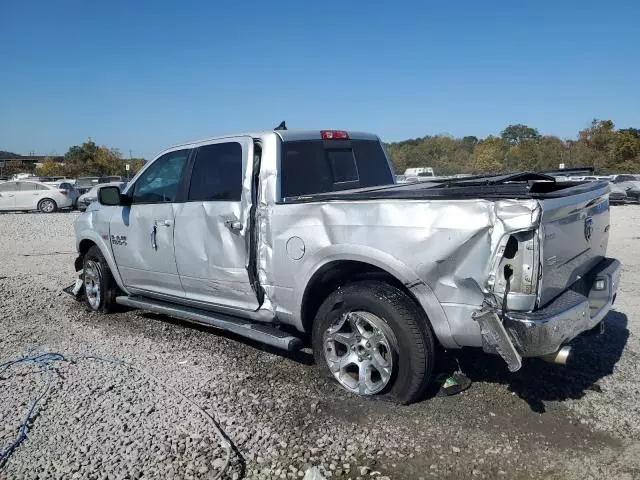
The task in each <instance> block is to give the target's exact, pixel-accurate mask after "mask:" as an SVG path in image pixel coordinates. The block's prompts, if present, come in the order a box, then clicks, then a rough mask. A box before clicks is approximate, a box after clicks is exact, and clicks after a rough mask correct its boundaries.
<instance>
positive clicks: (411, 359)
mask: <svg viewBox="0 0 640 480" xmlns="http://www.w3.org/2000/svg"><path fill="white" fill-rule="evenodd" d="M312 346H313V354H314V358H315V361H316V364H317V365H318V367H319V368H320V370H321V371H322V373H323V374H325V375H327V376H328V377H330V378H334V379H335V380H337V381H338V383H340V384H341V385H342V387H344V388H345V389H346V390H348V391H351V392H353V393H356V394H360V395H365V396H369V395H381V396H382V397H383V398H385V399H388V400H391V401H393V402H396V403H401V404H408V403H412V402H415V401H417V400H419V399H420V398H421V397H422V395H424V392H425V390H426V388H427V386H428V385H429V382H430V380H431V375H432V372H433V365H434V361H435V343H434V339H433V334H432V332H431V328H430V326H429V322H428V319H427V316H426V314H425V313H424V311H423V310H422V309H421V308H420V307H419V306H418V305H417V304H416V303H415V302H414V301H413V300H412V299H411V298H410V297H409V296H408V295H407V294H406V293H404V292H403V291H401V290H399V289H398V288H396V287H394V286H391V285H389V284H387V283H384V282H381V281H361V282H356V283H352V284H349V285H346V286H344V287H340V288H339V289H338V290H336V291H334V292H333V293H332V294H330V295H329V296H328V297H327V299H326V300H325V301H324V302H323V304H322V305H321V307H320V309H319V310H318V313H317V315H316V318H315V320H314V323H313V330H312ZM362 372H364V373H362Z"/></svg>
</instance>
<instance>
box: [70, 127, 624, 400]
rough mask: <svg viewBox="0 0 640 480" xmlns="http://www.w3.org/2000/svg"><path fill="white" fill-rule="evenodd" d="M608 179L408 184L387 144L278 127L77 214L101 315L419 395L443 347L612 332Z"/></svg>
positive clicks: (179, 156) (515, 347) (517, 347)
mask: <svg viewBox="0 0 640 480" xmlns="http://www.w3.org/2000/svg"><path fill="white" fill-rule="evenodd" d="M608 192H609V187H608V185H607V183H606V182H588V183H578V182H575V183H571V182H565V183H556V182H555V180H554V179H553V178H552V177H549V176H546V175H541V174H535V173H519V174H509V175H494V176H484V177H469V178H463V179H443V180H436V181H433V182H420V183H413V184H395V183H394V176H393V171H392V168H391V165H390V163H389V161H388V158H387V156H386V154H385V152H384V150H383V148H382V145H381V143H380V140H379V138H378V137H377V136H375V135H371V134H366V133H360V132H351V131H349V132H346V131H337V130H322V131H318V130H316V131H293V130H275V131H266V132H259V133H248V134H242V135H237V136H228V137H220V138H212V139H208V140H203V141H200V142H194V143H188V144H183V145H178V146H175V147H172V148H170V149H168V150H166V151H164V152H162V153H161V154H160V155H159V156H158V157H157V158H155V159H154V160H153V161H151V162H149V163H148V164H147V165H146V166H145V168H144V169H143V170H142V171H140V172H139V173H138V174H137V175H136V177H135V178H134V179H133V180H132V181H131V182H130V183H129V184H128V185H127V187H126V189H125V190H124V191H123V192H120V190H119V188H118V187H105V188H102V189H101V190H100V193H99V204H94V205H92V206H91V207H90V208H89V209H88V211H87V212H85V213H84V214H82V215H81V216H80V217H79V218H78V220H77V222H76V227H75V228H76V237H77V249H78V252H79V257H78V259H77V260H76V270H77V271H79V272H80V271H82V272H83V273H82V274H81V278H83V279H84V288H85V293H86V301H87V303H88V306H89V308H90V309H92V310H95V311H99V312H105V313H106V312H109V311H110V310H112V309H113V308H114V307H115V306H116V305H117V304H120V305H124V306H127V307H133V308H140V309H144V310H147V311H152V312H159V313H163V314H168V315H171V316H175V317H179V318H182V319H186V320H189V321H193V322H198V323H201V324H207V325H212V326H215V327H218V328H221V329H224V330H228V331H231V332H235V333H236V334H239V335H242V336H245V337H249V338H251V339H253V340H257V341H260V342H263V343H265V344H269V345H271V346H275V347H278V348H283V349H288V350H293V349H297V348H300V347H301V346H303V345H305V343H306V344H308V341H309V340H310V342H311V347H312V349H313V352H314V356H315V360H316V363H317V365H318V366H319V368H320V369H321V370H322V371H323V372H324V373H326V374H327V375H329V376H331V377H333V378H335V379H336V380H337V381H338V382H339V383H340V384H341V385H342V386H343V387H344V388H346V389H347V390H349V391H351V392H354V393H357V394H361V395H376V394H380V395H385V396H386V397H387V398H389V399H391V400H394V401H397V402H400V403H409V402H412V401H415V400H417V399H419V398H420V396H421V395H422V394H423V392H424V391H425V388H426V386H427V384H428V382H429V380H430V377H431V374H432V369H433V365H434V362H435V355H436V353H437V352H438V351H440V349H436V347H437V346H438V345H439V346H441V347H444V348H446V349H458V348H461V347H478V348H482V349H484V351H486V352H488V353H493V354H498V355H500V356H502V358H504V360H505V362H506V363H507V366H508V368H509V370H511V371H515V370H517V369H518V368H520V366H521V362H522V358H523V357H546V358H548V359H549V358H550V359H555V360H556V361H558V362H561V361H562V359H563V358H564V357H566V354H567V351H568V350H567V347H566V344H567V343H568V342H570V341H571V340H572V339H573V338H575V337H576V336H577V335H579V334H580V333H582V332H584V331H587V330H593V329H596V328H598V325H600V324H601V322H602V320H603V318H604V316H605V315H606V314H607V312H608V311H609V309H610V308H611V305H612V304H613V302H614V300H615V296H616V291H617V287H618V280H619V276H620V263H619V262H618V261H617V260H614V259H610V258H606V256H605V253H606V248H607V241H608V236H609V201H608Z"/></svg>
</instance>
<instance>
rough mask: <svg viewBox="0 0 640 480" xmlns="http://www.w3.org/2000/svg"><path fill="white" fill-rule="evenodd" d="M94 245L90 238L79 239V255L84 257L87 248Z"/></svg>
mask: <svg viewBox="0 0 640 480" xmlns="http://www.w3.org/2000/svg"><path fill="white" fill-rule="evenodd" d="M94 245H95V243H94V242H93V241H91V240H87V239H84V240H81V241H80V246H79V250H80V255H81V256H83V257H84V256H85V255H86V253H87V252H88V251H89V249H90V248H91V247H93V246H94Z"/></svg>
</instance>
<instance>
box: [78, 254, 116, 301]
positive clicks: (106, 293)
mask: <svg viewBox="0 0 640 480" xmlns="http://www.w3.org/2000/svg"><path fill="white" fill-rule="evenodd" d="M84 291H85V296H86V302H87V306H88V307H89V309H90V310H93V311H94V312H102V313H109V312H111V311H113V309H114V308H115V306H116V303H115V298H116V292H117V286H116V283H115V281H114V280H113V276H112V275H111V270H110V269H109V265H108V264H107V261H106V260H105V258H104V256H103V255H102V252H101V251H100V249H99V248H98V247H96V246H95V245H94V246H93V247H91V248H90V249H89V251H88V252H87V253H86V255H85V256H84Z"/></svg>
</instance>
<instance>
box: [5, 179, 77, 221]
mask: <svg viewBox="0 0 640 480" xmlns="http://www.w3.org/2000/svg"><path fill="white" fill-rule="evenodd" d="M72 205H73V199H72V198H71V197H70V196H69V192H68V190H65V189H62V188H57V187H56V186H52V185H46V184H44V183H42V182H34V181H9V182H3V183H0V210H5V211H6V210H39V211H41V212H42V213H53V212H55V211H56V210H62V209H65V208H71V206H72Z"/></svg>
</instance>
